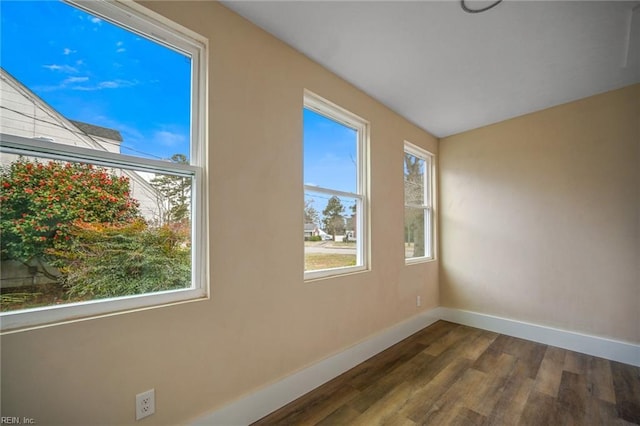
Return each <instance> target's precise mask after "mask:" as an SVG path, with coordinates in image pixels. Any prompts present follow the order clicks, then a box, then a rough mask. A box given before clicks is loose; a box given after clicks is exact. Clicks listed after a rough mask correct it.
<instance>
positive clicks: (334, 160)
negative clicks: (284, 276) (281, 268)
mask: <svg viewBox="0 0 640 426" xmlns="http://www.w3.org/2000/svg"><path fill="white" fill-rule="evenodd" d="M303 118H304V121H303V122H304V136H303V140H304V203H305V206H304V240H305V241H304V254H305V268H304V269H305V278H306V279H314V278H322V277H327V276H332V275H337V274H343V273H349V272H355V271H361V270H365V269H367V267H368V256H367V251H368V250H367V227H366V221H367V214H368V209H367V193H368V190H367V188H368V183H367V172H366V169H367V144H368V133H367V130H368V125H367V122H366V121H364V120H363V119H361V118H360V117H358V116H356V115H354V114H352V113H350V112H348V111H346V110H344V109H342V108H340V107H338V106H336V105H334V104H332V103H330V102H328V101H326V100H324V99H322V98H320V97H319V96H317V95H314V94H313V93H310V92H305V97H304V116H303Z"/></svg>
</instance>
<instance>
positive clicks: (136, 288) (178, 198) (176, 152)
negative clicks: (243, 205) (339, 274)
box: [0, 1, 208, 330]
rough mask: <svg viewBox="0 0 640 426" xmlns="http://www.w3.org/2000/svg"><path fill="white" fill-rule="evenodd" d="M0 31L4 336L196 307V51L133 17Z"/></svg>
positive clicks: (190, 42)
mask: <svg viewBox="0 0 640 426" xmlns="http://www.w3.org/2000/svg"><path fill="white" fill-rule="evenodd" d="M1 19H2V23H1V28H2V30H1V31H2V34H1V38H2V52H1V55H2V56H1V63H2V68H1V69H0V71H1V78H2V88H1V91H2V92H1V93H0V108H1V111H0V115H1V123H0V151H1V153H2V155H1V157H0V179H1V180H0V202H1V204H0V209H1V211H0V233H1V234H0V238H1V243H2V258H1V262H2V265H1V270H2V277H1V280H0V290H1V293H0V296H1V298H2V299H1V311H2V312H1V314H0V315H1V316H0V318H1V321H2V329H3V330H7V329H13V328H17V327H24V326H30V325H37V324H42V323H51V322H57V321H61V320H67V319H72V318H78V317H84V316H91V315H99V314H104V313H109V312H114V311H122V310H126V309H131V308H140V307H147V306H153V305H161V304H166V303H173V302H178V301H185V300H189V299H197V298H202V297H205V296H206V294H207V282H208V266H207V258H208V256H207V246H208V243H207V235H208V232H207V229H206V206H207V201H206V190H205V187H204V185H205V182H206V179H205V165H206V149H205V147H206V143H205V140H204V137H205V130H204V129H205V123H204V120H205V105H206V99H205V98H206V95H205V94H206V89H205V87H204V85H205V81H206V79H205V75H206V69H205V66H206V40H205V39H203V38H201V37H200V36H198V35H196V34H193V33H191V32H190V31H189V30H186V29H184V28H180V27H178V26H177V25H175V24H172V23H169V22H168V21H166V20H164V19H161V20H157V19H156V18H154V17H151V14H150V12H147V11H146V10H145V9H143V8H142V7H140V6H137V5H135V4H131V5H129V6H127V5H123V4H121V3H111V2H103V1H92V2H81V3H78V4H75V3H73V2H60V1H51V2H3V4H2V18H1ZM29 28H31V29H33V28H37V31H31V30H27V29H29Z"/></svg>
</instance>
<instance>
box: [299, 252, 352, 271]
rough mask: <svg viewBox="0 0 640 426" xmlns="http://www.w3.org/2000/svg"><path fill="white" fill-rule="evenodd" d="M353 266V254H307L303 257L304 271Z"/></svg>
mask: <svg viewBox="0 0 640 426" xmlns="http://www.w3.org/2000/svg"><path fill="white" fill-rule="evenodd" d="M355 264H356V255H355V254H333V253H329V254H324V253H307V254H305V256H304V270H305V271H313V270H317V269H329V268H340V267H344V266H354V265H355Z"/></svg>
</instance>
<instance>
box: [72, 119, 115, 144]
mask: <svg viewBox="0 0 640 426" xmlns="http://www.w3.org/2000/svg"><path fill="white" fill-rule="evenodd" d="M69 121H70V122H71V123H72V124H73V125H74V126H76V127H77V128H78V129H80V130H82V131H83V132H85V133H86V134H88V135H93V136H98V137H101V138H105V139H111V140H114V141H118V142H122V135H121V134H120V132H119V131H117V130H114V129H109V128H107V127H101V126H96V125H95V124H89V123H83V122H82V121H75V120H69Z"/></svg>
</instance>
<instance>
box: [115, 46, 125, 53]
mask: <svg viewBox="0 0 640 426" xmlns="http://www.w3.org/2000/svg"><path fill="white" fill-rule="evenodd" d="M126 51H127V49H125V48H124V47H121V48H120V49H116V53H122V52H126Z"/></svg>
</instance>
